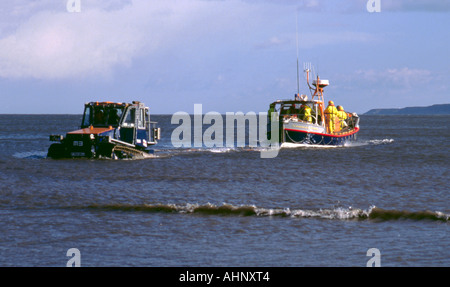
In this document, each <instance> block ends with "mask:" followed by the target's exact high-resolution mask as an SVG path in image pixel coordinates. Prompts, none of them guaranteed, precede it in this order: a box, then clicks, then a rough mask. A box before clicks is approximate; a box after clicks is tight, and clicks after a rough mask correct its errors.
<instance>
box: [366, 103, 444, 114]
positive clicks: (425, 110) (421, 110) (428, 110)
mask: <svg viewBox="0 0 450 287" xmlns="http://www.w3.org/2000/svg"><path fill="white" fill-rule="evenodd" d="M364 115H450V104H438V105H432V106H428V107H406V108H401V109H372V110H370V111H368V112H366V113H364Z"/></svg>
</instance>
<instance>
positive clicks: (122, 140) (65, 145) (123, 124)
mask: <svg viewBox="0 0 450 287" xmlns="http://www.w3.org/2000/svg"><path fill="white" fill-rule="evenodd" d="M156 124H157V123H156V122H152V121H150V112H149V108H148V107H146V106H145V105H144V104H143V103H141V102H137V101H133V102H132V103H114V102H89V103H86V104H85V105H84V113H83V119H82V121H81V127H80V129H79V130H75V131H71V132H68V133H67V134H66V136H65V137H64V136H63V135H50V141H53V142H56V143H53V144H52V145H51V146H50V147H49V149H48V154H47V156H48V157H49V158H55V159H56V158H113V159H119V158H146V157H151V156H152V155H153V150H151V149H150V147H151V146H152V145H155V144H156V143H157V140H159V139H160V134H161V130H160V128H158V127H157V126H156Z"/></svg>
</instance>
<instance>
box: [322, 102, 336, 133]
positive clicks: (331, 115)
mask: <svg viewBox="0 0 450 287" xmlns="http://www.w3.org/2000/svg"><path fill="white" fill-rule="evenodd" d="M325 116H326V117H327V123H328V131H329V132H330V133H334V123H335V121H336V117H337V109H336V107H335V106H334V102H333V101H329V102H328V107H327V108H326V109H325Z"/></svg>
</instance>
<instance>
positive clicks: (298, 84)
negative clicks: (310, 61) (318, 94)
mask: <svg viewBox="0 0 450 287" xmlns="http://www.w3.org/2000/svg"><path fill="white" fill-rule="evenodd" d="M295 20H296V25H295V30H296V32H297V33H296V34H297V95H300V83H299V77H300V76H299V73H298V12H297V11H296V14H295Z"/></svg>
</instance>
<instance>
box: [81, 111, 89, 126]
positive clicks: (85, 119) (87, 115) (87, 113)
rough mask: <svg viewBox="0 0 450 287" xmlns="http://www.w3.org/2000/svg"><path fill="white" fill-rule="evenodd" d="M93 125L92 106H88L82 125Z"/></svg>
mask: <svg viewBox="0 0 450 287" xmlns="http://www.w3.org/2000/svg"><path fill="white" fill-rule="evenodd" d="M90 125H91V107H86V108H85V109H84V115H83V122H82V123H81V127H82V128H85V127H88V126H90Z"/></svg>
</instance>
